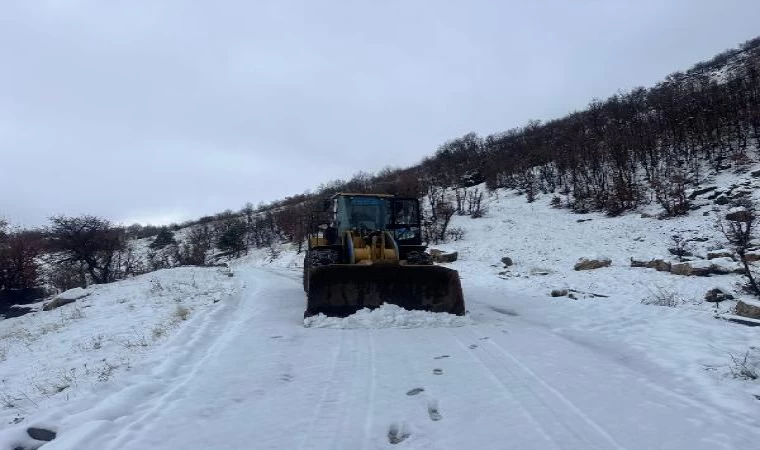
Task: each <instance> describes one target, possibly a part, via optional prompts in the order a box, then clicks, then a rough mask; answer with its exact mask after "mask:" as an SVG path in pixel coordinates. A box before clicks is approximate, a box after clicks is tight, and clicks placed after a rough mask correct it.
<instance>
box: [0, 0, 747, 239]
mask: <svg viewBox="0 0 760 450" xmlns="http://www.w3.org/2000/svg"><path fill="white" fill-rule="evenodd" d="M759 23H760V8H758V5H757V0H735V1H732V0H722V1H714V0H711V1H700V0H669V1H668V0H656V1H654V0H644V1H641V0H638V1H635V2H634V1H617V0H593V1H591V0H575V1H569V0H568V1H558V0H554V1H548V0H547V1H531V2H527V1H526V2H497V1H472V0H470V1H441V0H439V1H433V0H429V1H415V0H399V1H383V0H373V1H346V2H317V1H309V0H301V1H289V0H288V1H274V0H273V1H269V2H254V1H243V0H239V1H215V2H202V1H188V0H186V1H178V0H114V1H101V0H69V1H66V0H34V1H31V0H2V1H0V63H1V64H2V69H0V216H4V217H6V218H8V219H10V220H11V221H12V222H14V223H16V224H22V225H26V226H34V225H40V224H44V223H45V220H46V217H48V216H50V215H52V214H60V213H65V214H82V213H88V214H96V215H101V216H105V217H108V218H111V219H114V220H116V221H123V222H128V223H131V222H133V221H143V222H145V221H148V222H154V223H155V222H167V221H180V220H183V219H189V218H196V217H198V216H200V215H204V214H209V213H215V212H219V211H222V210H224V209H227V208H231V209H239V208H240V207H242V206H243V204H244V203H245V202H247V201H251V202H253V203H254V204H256V203H258V202H259V201H270V200H274V199H277V198H281V197H284V196H286V195H292V194H296V193H300V192H303V191H305V190H307V189H313V188H315V187H316V186H317V185H318V184H320V183H322V182H325V181H328V180H331V179H335V178H347V177H350V176H351V174H353V173H355V172H357V171H359V170H364V171H370V172H374V171H377V170H379V169H381V168H382V167H384V166H387V165H391V166H406V165H410V164H413V163H416V162H418V161H419V160H421V158H422V157H423V156H425V155H428V154H430V153H432V152H434V151H435V149H436V148H437V146H438V145H440V144H441V143H443V142H444V141H445V140H447V139H450V138H454V137H457V136H460V135H462V134H465V133H467V132H469V131H476V132H478V133H480V134H483V135H485V134H489V133H494V132H498V131H503V130H506V129H508V128H512V127H515V126H519V125H523V124H525V122H527V121H528V120H529V119H541V120H546V119H550V118H554V117H558V116H561V115H563V114H565V113H567V112H569V111H571V110H574V109H581V108H583V107H584V106H585V105H586V104H587V103H588V101H589V100H591V99H592V98H593V97H599V98H605V97H607V96H609V95H611V94H613V93H615V92H616V91H617V90H618V89H628V88H631V87H635V86H641V85H643V86H650V85H652V84H654V83H655V82H657V81H658V80H660V79H662V78H664V77H665V76H666V75H668V74H669V73H672V72H674V71H676V70H683V69H687V68H688V67H690V66H691V65H692V64H694V63H696V62H698V61H701V60H705V59H708V58H710V57H711V56H713V55H714V54H715V53H717V52H720V51H722V50H724V49H726V48H730V47H734V46H736V45H737V44H739V43H740V42H742V41H745V40H747V39H750V38H752V37H754V36H755V35H756V34H758V33H759V32H760V28H758V24H759Z"/></svg>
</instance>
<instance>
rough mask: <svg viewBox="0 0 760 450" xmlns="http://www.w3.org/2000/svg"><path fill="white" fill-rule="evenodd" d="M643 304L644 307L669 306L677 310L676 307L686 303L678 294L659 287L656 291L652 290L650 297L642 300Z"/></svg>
mask: <svg viewBox="0 0 760 450" xmlns="http://www.w3.org/2000/svg"><path fill="white" fill-rule="evenodd" d="M641 303H642V304H644V305H655V306H667V307H669V308H675V307H676V306H678V305H680V304H682V303H684V299H683V298H682V297H681V296H680V295H678V293H677V292H675V291H672V290H668V289H664V288H662V287H659V286H658V287H656V288H654V289H650V290H649V296H648V297H647V298H645V299H643V300H641Z"/></svg>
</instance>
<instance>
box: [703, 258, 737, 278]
mask: <svg viewBox="0 0 760 450" xmlns="http://www.w3.org/2000/svg"><path fill="white" fill-rule="evenodd" d="M710 271H711V272H712V273H714V274H717V275H727V274H729V273H737V272H739V271H744V268H743V267H742V265H741V264H739V263H737V262H736V261H734V260H733V259H731V258H728V257H723V258H714V259H711V260H710Z"/></svg>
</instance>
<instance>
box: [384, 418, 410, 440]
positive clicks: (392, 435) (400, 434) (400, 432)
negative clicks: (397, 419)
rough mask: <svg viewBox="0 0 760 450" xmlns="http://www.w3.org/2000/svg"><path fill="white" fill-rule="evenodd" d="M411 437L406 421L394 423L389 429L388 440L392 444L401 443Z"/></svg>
mask: <svg viewBox="0 0 760 450" xmlns="http://www.w3.org/2000/svg"><path fill="white" fill-rule="evenodd" d="M408 437H409V433H408V432H407V431H406V426H405V425H404V423H401V424H398V423H394V424H392V425H391V427H390V428H389V429H388V442H390V443H391V444H394V445H395V444H399V443H401V442H403V441H404V440H406V438H408Z"/></svg>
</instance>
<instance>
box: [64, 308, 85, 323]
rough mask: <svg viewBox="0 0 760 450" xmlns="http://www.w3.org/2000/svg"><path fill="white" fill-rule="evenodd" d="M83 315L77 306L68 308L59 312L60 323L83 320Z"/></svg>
mask: <svg viewBox="0 0 760 450" xmlns="http://www.w3.org/2000/svg"><path fill="white" fill-rule="evenodd" d="M84 318H85V314H84V311H83V310H82V308H80V307H78V306H76V305H75V306H73V307H70V308H65V309H63V310H62V311H61V321H62V322H69V321H72V320H79V319H84Z"/></svg>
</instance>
